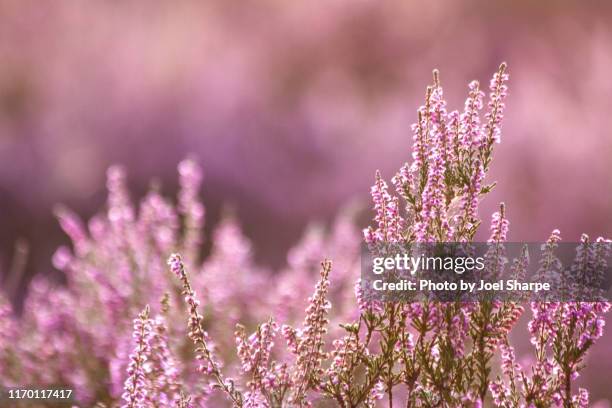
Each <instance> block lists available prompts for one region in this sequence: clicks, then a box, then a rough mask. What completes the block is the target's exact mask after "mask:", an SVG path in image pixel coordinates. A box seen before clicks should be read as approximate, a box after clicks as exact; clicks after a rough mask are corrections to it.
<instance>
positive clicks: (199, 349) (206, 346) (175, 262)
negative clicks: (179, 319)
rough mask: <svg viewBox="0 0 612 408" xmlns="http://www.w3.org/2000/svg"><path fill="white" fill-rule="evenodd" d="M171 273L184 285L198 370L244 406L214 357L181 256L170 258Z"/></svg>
mask: <svg viewBox="0 0 612 408" xmlns="http://www.w3.org/2000/svg"><path fill="white" fill-rule="evenodd" d="M168 265H169V266H170V271H171V272H172V273H174V274H175V275H176V276H177V277H178V278H179V279H180V281H181V283H182V284H183V296H185V303H186V304H187V306H188V307H189V319H188V325H187V326H188V329H189V333H188V335H189V338H190V339H191V340H192V341H193V343H194V345H195V346H196V350H195V352H196V359H197V360H199V361H200V366H199V367H198V370H199V371H200V372H203V373H207V374H209V375H211V376H212V377H213V378H214V379H215V380H216V383H214V387H215V388H220V389H221V390H222V391H223V392H225V394H226V395H227V396H228V397H229V398H230V400H231V401H232V402H233V403H234V404H236V405H237V406H242V401H243V397H242V394H241V393H240V392H239V391H238V390H236V389H235V387H234V381H233V380H232V379H231V378H227V379H226V378H224V377H223V375H222V374H221V371H220V363H219V362H218V361H217V359H216V357H215V356H214V355H213V350H212V349H213V347H212V342H211V341H210V339H209V337H208V333H206V332H205V331H204V330H203V329H202V316H201V315H200V313H199V311H198V307H199V305H200V302H199V301H198V300H197V299H196V297H195V292H194V291H193V290H192V289H191V283H190V282H189V278H188V277H187V272H186V271H185V265H184V264H183V260H182V258H181V256H180V255H179V254H172V255H170V258H168Z"/></svg>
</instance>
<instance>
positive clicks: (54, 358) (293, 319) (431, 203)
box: [0, 64, 610, 408]
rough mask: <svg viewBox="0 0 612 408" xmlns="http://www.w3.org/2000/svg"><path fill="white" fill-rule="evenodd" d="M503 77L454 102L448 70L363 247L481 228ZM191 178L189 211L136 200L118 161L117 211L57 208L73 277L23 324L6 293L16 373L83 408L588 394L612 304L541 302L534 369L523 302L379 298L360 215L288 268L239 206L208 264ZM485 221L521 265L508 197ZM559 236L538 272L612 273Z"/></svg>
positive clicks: (186, 198)
mask: <svg viewBox="0 0 612 408" xmlns="http://www.w3.org/2000/svg"><path fill="white" fill-rule="evenodd" d="M507 81H508V73H507V68H506V65H505V64H502V65H501V66H500V68H499V70H498V71H497V72H496V73H495V74H494V76H493V78H492V80H491V82H490V84H489V87H488V89H489V94H488V98H487V95H486V94H485V92H484V90H483V89H481V87H480V84H479V83H478V82H476V81H474V82H472V83H470V84H469V86H468V97H467V99H466V101H465V105H464V107H463V109H462V110H461V111H449V110H448V108H447V105H446V102H445V99H444V94H443V89H442V86H441V82H440V76H439V74H438V72H437V71H434V75H433V84H432V85H431V86H429V87H428V88H427V90H426V94H425V104H424V105H423V106H421V107H420V108H419V109H418V112H417V122H416V124H415V125H414V126H413V133H414V144H413V151H412V161H411V162H410V163H406V164H405V165H404V166H402V167H401V169H400V170H399V171H398V173H397V174H396V175H395V176H394V177H393V178H392V179H391V185H392V186H393V191H392V190H391V189H390V186H389V184H388V183H387V182H386V181H385V180H384V179H383V177H382V175H381V174H380V173H377V174H376V176H375V180H374V185H373V187H372V190H371V195H372V199H373V203H374V213H375V215H374V220H373V221H374V222H373V225H372V226H370V227H368V228H367V229H365V230H364V231H363V236H364V240H365V244H366V245H368V246H369V247H370V248H376V246H377V245H379V244H401V245H408V244H412V243H427V242H434V243H435V242H464V243H470V242H473V241H474V237H475V234H476V232H477V231H478V229H479V228H480V225H481V222H482V221H481V219H480V218H479V214H478V206H479V202H480V200H481V199H482V198H483V196H485V195H486V194H487V193H488V192H490V191H491V190H492V189H493V188H494V183H489V184H487V182H486V174H487V172H488V170H489V168H490V165H491V161H492V158H493V151H494V147H495V145H496V144H497V143H499V142H500V137H501V121H502V118H503V114H504V108H505V98H506V95H507V85H506V83H507ZM485 99H486V101H485ZM485 106H486V108H485ZM483 111H484V115H483ZM179 176H180V191H179V194H178V198H177V203H176V205H175V204H174V203H172V202H171V201H170V200H168V199H166V198H164V197H163V196H162V194H161V193H160V191H159V190H158V189H157V188H152V189H151V191H150V192H149V193H148V194H147V195H146V196H145V197H144V199H143V200H142V201H141V203H140V206H139V208H138V209H136V208H135V207H134V206H133V204H132V202H131V200H130V198H129V195H128V191H127V188H126V183H125V174H124V172H123V171H122V170H121V168H118V167H113V168H111V169H110V170H109V172H108V185H107V187H108V191H109V198H108V205H107V208H106V211H105V212H104V213H102V214H100V215H98V216H95V217H94V218H92V219H91V220H90V221H89V223H88V224H87V226H85V225H83V223H82V222H81V221H80V220H79V219H78V218H77V217H76V216H75V215H74V214H72V213H71V212H69V211H68V210H66V209H63V208H62V209H59V210H58V218H59V221H60V224H61V225H62V227H63V228H64V230H65V231H66V233H67V234H68V235H69V236H70V238H71V239H72V242H73V248H72V249H68V248H60V249H59V250H58V251H57V253H56V254H55V256H54V259H53V261H54V264H55V266H56V267H57V268H59V269H61V270H62V271H64V272H65V274H66V281H67V282H66V284H65V285H54V284H52V283H50V282H48V281H46V280H44V279H42V278H41V279H37V280H36V281H35V282H33V283H32V285H31V287H30V292H29V295H28V299H27V300H26V303H25V306H24V314H23V316H21V317H20V318H19V319H17V318H15V317H14V316H12V313H11V310H10V307H9V305H8V303H6V302H4V301H3V302H1V303H0V329H1V330H0V362H1V367H2V372H1V374H0V380H1V381H2V385H5V386H14V385H23V384H36V385H41V386H51V385H55V386H68V387H72V388H74V389H75V391H76V399H77V402H78V403H79V404H80V405H82V406H92V405H93V404H94V403H97V404H98V406H124V407H150V406H151V407H169V406H178V407H196V406H210V407H216V406H234V407H270V408H272V407H303V406H328V405H331V406H334V405H335V406H340V407H343V408H344V407H347V408H349V407H350V408H353V407H362V406H370V407H371V406H382V405H387V406H389V407H393V406H405V407H463V406H476V407H478V406H482V405H483V404H493V405H495V406H501V407H519V406H525V407H549V406H563V407H583V406H587V405H588V392H587V391H586V390H585V389H582V388H581V389H576V387H575V386H574V385H573V382H574V380H575V379H576V377H577V376H578V375H579V373H580V371H581V370H582V369H583V368H584V365H585V356H586V354H587V352H588V350H589V349H590V348H591V346H592V345H593V343H594V342H595V341H596V340H597V339H599V338H600V337H601V336H602V334H603V326H604V318H603V315H604V314H605V313H606V312H607V311H608V309H609V307H610V305H609V303H607V302H604V301H601V302H551V301H532V302H530V303H529V304H528V306H529V309H530V311H531V319H530V322H529V325H528V332H529V335H530V338H531V343H532V345H533V355H534V356H533V364H532V366H531V367H527V366H523V365H521V364H519V362H518V361H517V359H516V356H515V351H514V348H513V346H512V344H511V341H510V338H509V334H510V332H511V330H513V328H515V327H516V323H517V321H518V319H519V317H521V316H522V315H523V313H525V306H526V302H519V301H517V300H483V301H480V302H463V303H459V302H441V301H434V300H427V299H425V300H420V301H404V302H383V301H381V300H377V299H373V298H372V297H370V296H368V293H366V291H365V289H364V285H363V284H362V282H360V280H359V274H358V271H359V253H360V239H359V234H358V231H355V228H354V227H353V226H352V224H351V221H350V219H349V218H348V217H347V216H341V217H339V219H338V220H337V221H336V223H335V224H334V226H333V227H332V228H331V231H330V232H329V233H327V234H325V233H324V232H322V230H321V229H318V228H312V229H310V230H309V231H308V232H307V233H306V235H305V237H304V239H303V240H302V241H301V242H300V243H299V244H298V245H297V247H296V248H294V249H293V250H291V251H290V253H289V256H288V267H287V268H286V270H283V271H281V272H280V273H276V274H273V273H272V272H271V271H268V270H265V269H264V268H261V267H258V266H256V265H255V264H254V262H253V259H252V249H251V244H250V243H249V242H248V240H247V239H246V238H245V237H243V236H242V234H241V233H240V229H239V227H238V226H237V224H236V222H235V221H234V220H233V219H226V220H224V221H222V223H221V225H220V226H219V227H218V228H217V230H216V232H215V234H214V235H213V249H212V252H211V254H210V256H208V257H207V258H206V259H205V260H203V261H202V260H200V259H199V256H200V253H201V243H202V242H201V237H202V227H203V222H204V207H203V205H202V204H201V203H200V202H199V200H198V189H199V185H200V183H201V180H202V174H201V172H200V170H199V168H198V167H197V166H196V165H195V163H194V162H192V161H190V160H187V161H184V162H182V163H180V165H179ZM489 228H490V232H489V239H488V242H489V250H488V251H487V253H486V255H485V262H486V264H487V267H488V268H487V270H488V271H489V272H490V273H491V274H493V275H494V276H503V275H505V274H510V275H512V276H518V277H520V276H523V275H524V274H525V271H526V269H527V265H528V264H529V256H528V253H527V252H526V251H523V252H522V253H521V256H519V257H518V258H517V259H514V260H513V261H512V262H510V260H509V259H508V258H507V256H506V251H505V244H506V242H507V238H508V231H509V220H508V216H507V209H506V206H505V205H504V204H501V205H500V207H499V211H497V212H495V213H494V214H493V215H492V217H491V222H490V227H489ZM559 241H560V233H559V232H558V231H556V230H555V231H553V233H552V235H551V237H550V238H549V239H548V241H547V243H546V245H544V246H543V248H542V255H543V256H542V259H543V261H541V263H540V265H539V269H538V274H541V275H542V276H547V274H551V273H557V274H563V273H571V274H573V275H576V276H581V277H583V278H585V279H589V277H590V276H591V275H593V274H596V273H597V271H599V270H602V269H603V267H605V266H606V259H607V258H608V257H609V250H610V248H609V247H610V245H609V242H610V241H606V240H603V239H601V238H600V239H598V240H597V242H599V243H602V244H606V245H602V246H598V247H597V248H599V249H598V250H596V251H595V250H592V249H591V247H590V246H588V243H589V238H588V237H586V236H583V237H582V240H581V241H582V244H581V245H580V246H579V247H578V248H577V253H576V258H575V260H574V262H573V264H572V265H565V266H564V265H562V263H561V261H560V260H559V259H558V258H557V257H556V255H555V249H556V246H557V244H558V242H559ZM329 259H333V260H334V263H333V266H332V261H330V260H329ZM319 265H320V266H319ZM271 281H273V282H274V284H273V285H270V284H269V282H271ZM315 281H316V283H315ZM313 283H314V288H311V286H312V284H313ZM307 291H309V292H310V293H312V294H311V296H310V297H308V298H307V299H305V298H306V296H304V295H303V294H304V293H308V292H307ZM332 305H333V308H332ZM134 316H137V317H136V319H135V320H134V321H132V320H131V319H132V318H133V317H134ZM41 368H42V369H41Z"/></svg>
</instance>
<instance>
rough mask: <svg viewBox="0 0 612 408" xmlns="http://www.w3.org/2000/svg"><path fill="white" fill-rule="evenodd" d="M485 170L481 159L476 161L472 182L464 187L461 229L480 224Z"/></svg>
mask: <svg viewBox="0 0 612 408" xmlns="http://www.w3.org/2000/svg"><path fill="white" fill-rule="evenodd" d="M484 177H485V172H484V168H483V166H482V163H480V160H478V159H476V160H475V161H474V171H473V174H472V177H471V178H470V183H469V184H468V185H466V186H464V187H463V197H462V203H461V209H462V214H461V216H460V220H459V221H458V222H457V224H459V225H458V226H457V229H458V230H460V231H463V230H467V231H472V230H473V228H475V227H476V226H477V225H478V203H479V198H480V191H481V188H482V181H483V180H484ZM468 238H469V237H468V236H463V237H462V238H461V240H462V241H465V240H467V239H468Z"/></svg>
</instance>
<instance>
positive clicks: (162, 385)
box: [145, 316, 182, 405]
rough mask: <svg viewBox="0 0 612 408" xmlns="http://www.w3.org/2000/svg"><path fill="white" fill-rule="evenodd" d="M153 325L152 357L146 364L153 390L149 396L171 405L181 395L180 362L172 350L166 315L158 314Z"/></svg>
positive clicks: (158, 401) (162, 403) (160, 402)
mask: <svg viewBox="0 0 612 408" xmlns="http://www.w3.org/2000/svg"><path fill="white" fill-rule="evenodd" d="M152 326H153V331H152V336H151V357H150V359H149V361H148V362H147V363H146V365H145V367H146V368H147V375H148V377H149V379H150V381H151V384H150V388H151V391H152V392H151V393H150V395H149V396H148V397H149V399H152V400H153V401H151V402H155V401H157V403H159V404H161V405H164V404H166V405H171V404H172V403H173V402H174V401H176V400H180V397H181V391H182V390H181V384H180V380H179V370H178V364H177V360H176V359H175V357H174V355H173V354H172V352H171V351H170V346H169V342H168V340H169V339H168V328H167V327H166V322H165V319H164V317H162V316H157V317H156V318H155V320H153V321H152Z"/></svg>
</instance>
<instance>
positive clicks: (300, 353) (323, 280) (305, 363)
mask: <svg viewBox="0 0 612 408" xmlns="http://www.w3.org/2000/svg"><path fill="white" fill-rule="evenodd" d="M331 267H332V264H331V262H330V261H327V260H326V261H323V262H322V264H321V273H320V279H319V281H318V282H317V285H316V287H315V291H314V293H313V295H312V296H311V297H310V298H309V299H308V307H307V308H306V318H305V319H304V323H303V325H302V329H301V330H299V331H297V332H295V336H296V343H295V344H297V350H296V351H297V353H296V354H297V360H296V363H295V366H296V369H295V373H294V376H293V382H294V384H295V387H296V390H295V392H294V394H293V395H292V397H291V402H292V403H293V404H298V405H300V404H303V403H304V397H305V394H306V391H307V389H308V387H309V386H310V385H311V384H312V381H313V378H316V377H317V376H319V375H321V374H322V371H321V363H322V361H323V360H324V359H325V358H326V356H327V355H326V353H325V352H324V350H323V346H324V344H325V341H324V339H323V337H324V336H325V333H327V324H328V322H329V321H328V320H327V314H328V311H329V309H330V308H331V303H330V302H329V300H327V292H328V289H329V273H330V271H331ZM283 331H284V332H285V333H286V334H289V338H290V339H291V337H292V336H293V334H292V333H291V331H290V330H288V329H285V330H283ZM290 344H291V343H290Z"/></svg>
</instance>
